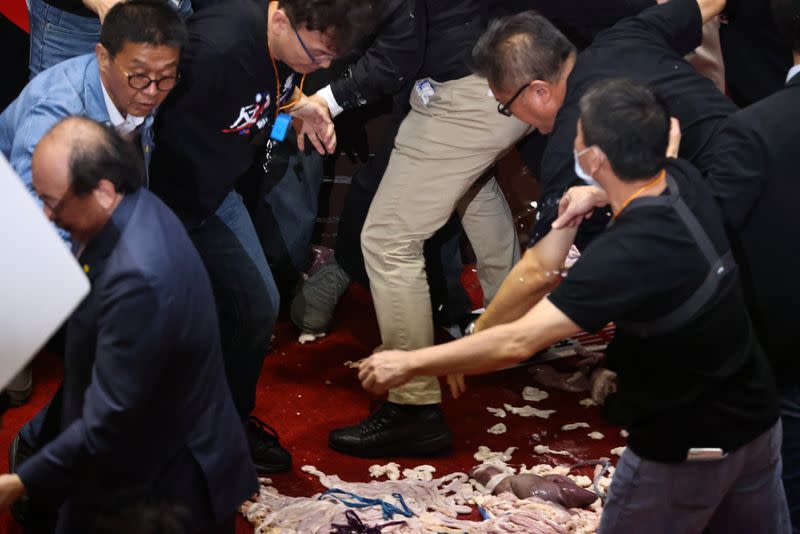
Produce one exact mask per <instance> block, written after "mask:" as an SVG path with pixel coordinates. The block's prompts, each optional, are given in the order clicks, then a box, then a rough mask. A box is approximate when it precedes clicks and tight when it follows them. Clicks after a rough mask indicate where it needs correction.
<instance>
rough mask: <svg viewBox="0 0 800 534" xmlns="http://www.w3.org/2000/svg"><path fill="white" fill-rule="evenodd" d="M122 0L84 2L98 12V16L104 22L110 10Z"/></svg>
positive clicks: (91, 0)
mask: <svg viewBox="0 0 800 534" xmlns="http://www.w3.org/2000/svg"><path fill="white" fill-rule="evenodd" d="M121 1H122V0H83V4H84V5H85V6H86V7H88V8H89V9H91V10H92V11H94V12H95V13H97V17H98V18H99V19H100V22H101V23H102V22H103V20H104V19H105V18H106V13H108V10H109V9H111V8H112V7H114V6H115V5H117V4H119V3H120V2H121Z"/></svg>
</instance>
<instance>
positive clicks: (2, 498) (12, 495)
mask: <svg viewBox="0 0 800 534" xmlns="http://www.w3.org/2000/svg"><path fill="white" fill-rule="evenodd" d="M24 494H25V485H24V484H23V483H22V479H21V478H19V475H11V474H6V475H0V510H4V509H6V508H8V507H9V506H11V505H12V504H14V503H15V502H16V500H17V499H19V498H20V497H22V496H23V495H24Z"/></svg>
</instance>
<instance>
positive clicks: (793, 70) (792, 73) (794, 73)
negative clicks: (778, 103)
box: [786, 63, 800, 83]
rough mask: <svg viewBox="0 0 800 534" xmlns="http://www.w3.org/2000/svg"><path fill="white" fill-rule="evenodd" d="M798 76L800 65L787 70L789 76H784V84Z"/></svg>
mask: <svg viewBox="0 0 800 534" xmlns="http://www.w3.org/2000/svg"><path fill="white" fill-rule="evenodd" d="M798 74H800V63H798V64H797V65H795V66H794V67H792V68H791V69H789V75H788V76H786V83H789V82H790V81H791V80H792V78H794V77H795V76H797V75H798Z"/></svg>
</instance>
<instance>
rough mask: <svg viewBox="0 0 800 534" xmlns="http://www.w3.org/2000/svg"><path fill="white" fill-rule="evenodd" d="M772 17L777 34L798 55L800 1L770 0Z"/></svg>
mask: <svg viewBox="0 0 800 534" xmlns="http://www.w3.org/2000/svg"><path fill="white" fill-rule="evenodd" d="M772 15H773V17H774V18H775V24H776V25H777V26H778V32H779V33H780V34H781V36H782V37H784V38H785V39H786V41H787V42H788V43H789V44H790V45H791V47H792V50H794V51H795V52H798V53H800V0H772Z"/></svg>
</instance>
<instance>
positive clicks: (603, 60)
mask: <svg viewBox="0 0 800 534" xmlns="http://www.w3.org/2000/svg"><path fill="white" fill-rule="evenodd" d="M724 5H725V0H670V1H669V2H666V3H664V4H661V5H657V6H653V7H651V8H648V9H646V10H644V11H642V12H641V13H639V14H638V15H636V16H634V17H630V18H627V19H625V20H622V21H620V22H618V23H617V24H615V25H614V26H613V27H612V28H609V29H608V30H605V31H603V32H601V33H600V34H599V35H598V36H597V37H596V38H595V40H594V41H593V42H592V44H591V46H589V47H588V48H587V49H586V50H584V51H583V52H581V53H580V54H575V52H574V50H567V49H566V47H565V44H564V41H566V39H565V38H564V37H563V35H560V34H559V33H558V31H557V30H556V29H555V28H554V27H553V26H552V25H551V24H550V23H549V22H548V21H547V20H545V19H543V18H542V17H539V16H537V15H534V14H531V13H522V14H519V15H516V16H514V17H510V18H508V19H504V20H502V21H499V22H497V23H495V24H493V25H491V26H490V28H489V30H487V32H486V33H485V34H484V36H483V37H482V38H481V40H480V41H479V43H478V45H477V46H476V48H475V51H474V52H473V60H474V63H475V67H476V70H477V72H478V73H480V74H481V75H484V76H486V77H487V78H488V79H489V86H490V87H491V88H492V91H493V92H494V96H495V98H496V99H497V100H498V101H499V102H500V103H501V106H503V107H504V108H505V109H507V110H508V111H510V112H511V113H512V114H513V115H515V116H516V117H517V118H519V119H520V120H523V121H525V122H528V123H530V124H533V125H534V126H536V128H537V129H538V130H539V132H541V133H545V134H549V140H548V142H547V147H546V149H545V151H544V154H543V156H542V161H541V168H540V169H539V173H538V179H539V183H540V184H541V191H542V192H541V196H540V198H539V203H538V209H539V213H538V216H537V221H536V224H535V225H534V228H533V229H532V234H531V236H532V238H533V241H534V242H535V241H537V240H539V239H541V237H542V236H543V235H544V234H546V233H547V232H548V231H549V229H550V224H551V223H552V222H553V220H554V219H555V217H556V209H557V207H558V200H559V198H560V197H561V195H562V194H563V193H564V191H566V190H567V189H568V188H569V187H570V186H572V185H577V184H578V183H580V180H578V177H577V176H576V175H575V172H574V169H573V163H574V161H573V159H572V141H573V139H574V138H575V124H576V121H577V118H578V102H579V100H580V98H581V96H582V95H583V93H585V92H586V90H587V89H588V88H589V87H591V86H592V85H593V84H595V83H596V82H598V81H600V80H604V79H608V78H613V77H619V76H625V77H628V78H631V79H633V80H635V81H637V82H639V83H642V84H644V85H647V86H649V87H651V88H652V89H653V90H654V91H656V92H657V93H658V94H659V96H660V97H661V98H662V99H663V100H664V101H665V103H666V105H667V108H668V110H669V113H670V115H671V116H673V117H676V118H678V120H679V121H680V124H681V128H682V129H683V139H682V143H681V154H680V155H681V157H683V158H685V159H688V160H689V161H691V162H692V163H693V164H695V166H697V167H699V168H700V170H705V169H707V168H708V166H709V165H710V163H711V155H710V150H708V143H709V140H710V139H711V137H712V136H713V135H714V133H715V132H716V131H717V129H718V128H719V125H720V123H721V122H722V120H723V119H724V118H725V117H727V116H728V115H730V114H731V113H733V112H734V111H735V110H736V106H734V105H733V104H732V103H731V102H730V101H729V100H728V99H727V98H726V97H725V96H724V95H723V94H721V93H720V92H719V90H718V89H717V88H716V86H715V85H714V84H713V82H711V80H709V79H708V78H705V77H704V76H702V75H701V74H699V73H698V72H697V71H696V70H695V69H694V67H692V66H691V65H690V64H689V63H688V62H687V61H686V60H685V59H684V56H685V55H686V54H688V53H689V52H691V51H692V50H694V49H695V48H697V47H698V46H699V45H700V43H701V40H702V26H703V23H705V22H707V21H709V20H711V19H712V18H713V17H715V16H717V15H718V14H719V13H720V11H721V10H722V8H723V7H724ZM554 32H555V33H554ZM556 34H557V35H556ZM514 97H516V98H514ZM597 215H598V217H597V219H600V220H597V221H596V224H594V225H591V226H592V228H588V227H586V225H584V229H583V230H582V232H581V234H579V237H578V241H577V243H578V246H579V247H581V246H582V245H583V244H584V243H585V242H588V241H589V239H590V238H591V236H592V235H593V233H596V232H597V231H598V230H599V229H602V227H603V225H604V224H605V223H606V222H607V218H605V217H604V214H603V213H598V214H597ZM592 229H594V232H592V231H591V230H592Z"/></svg>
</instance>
